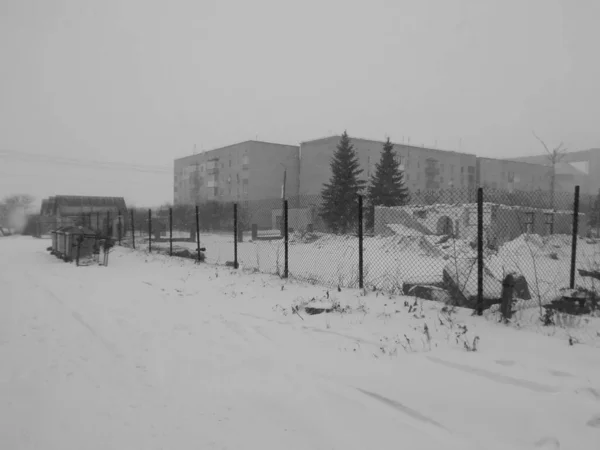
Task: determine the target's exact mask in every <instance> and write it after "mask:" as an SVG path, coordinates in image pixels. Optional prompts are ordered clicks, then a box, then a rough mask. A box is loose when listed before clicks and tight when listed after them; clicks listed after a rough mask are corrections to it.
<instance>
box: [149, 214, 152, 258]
mask: <svg viewBox="0 0 600 450" xmlns="http://www.w3.org/2000/svg"><path fill="white" fill-rule="evenodd" d="M148 253H152V210H151V209H149V210H148Z"/></svg>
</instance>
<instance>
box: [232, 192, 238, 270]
mask: <svg viewBox="0 0 600 450" xmlns="http://www.w3.org/2000/svg"><path fill="white" fill-rule="evenodd" d="M237 206H238V205H237V203H234V204H233V268H234V269H237V268H238V242H237V229H238V223H237V222H238V208H237Z"/></svg>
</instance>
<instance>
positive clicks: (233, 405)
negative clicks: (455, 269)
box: [0, 237, 600, 450]
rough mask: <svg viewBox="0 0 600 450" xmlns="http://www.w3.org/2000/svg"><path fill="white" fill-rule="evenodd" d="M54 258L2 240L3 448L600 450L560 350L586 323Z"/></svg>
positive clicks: (221, 274) (594, 376)
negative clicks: (478, 313)
mask: <svg viewBox="0 0 600 450" xmlns="http://www.w3.org/2000/svg"><path fill="white" fill-rule="evenodd" d="M48 245H49V241H47V240H36V239H33V238H19V237H8V238H1V239H0V289H1V290H0V361H1V363H0V443H1V446H0V447H1V448H6V449H45V450H49V449H65V448H73V449H102V450H105V449H187V448H190V449H191V448H194V449H196V448H217V449H249V448H256V449H261V450H265V449H282V448H285V449H343V450H349V449H361V450H362V449H365V448H374V449H387V448H390V449H392V448H393V449H397V448H407V449H427V450H431V449H455V448H456V449H461V450H465V449H500V448H504V449H540V448H542V449H558V448H561V449H578V450H585V449H597V448H598V443H599V442H600V364H599V363H598V361H599V355H600V353H599V352H600V350H599V349H598V348H597V347H596V346H594V345H585V344H576V345H572V346H571V345H569V343H568V339H567V336H568V335H572V334H573V333H583V334H585V335H587V336H592V335H593V334H594V333H596V334H597V333H600V326H599V324H598V321H597V320H594V319H589V320H588V321H586V322H585V323H584V322H583V321H582V322H578V323H576V324H575V323H566V324H565V325H566V326H567V327H573V328H572V329H568V328H567V329H558V328H555V329H554V332H553V333H549V334H552V335H551V336H546V335H543V334H541V333H539V330H536V329H533V328H528V327H526V326H524V327H523V328H524V329H523V330H515V329H514V328H512V327H507V326H505V325H501V324H498V323H497V321H496V320H495V318H494V317H493V316H491V315H490V316H488V317H471V315H470V311H468V310H458V311H457V312H456V313H449V312H447V311H445V310H444V309H442V308H443V305H441V304H438V303H433V302H415V299H414V298H409V297H388V296H382V295H377V294H376V293H372V292H371V293H366V292H362V293H360V292H358V291H356V290H346V289H342V290H341V292H338V290H337V289H334V290H332V291H329V292H328V291H327V290H326V289H325V288H321V287H318V286H314V285H310V284H307V283H304V284H302V283H299V282H293V281H282V280H281V279H278V278H276V277H273V276H270V275H265V274H248V273H244V272H242V271H234V270H231V269H228V268H225V267H220V266H215V265H208V264H201V265H197V264H194V263H193V262H192V261H190V260H185V259H179V258H168V257H166V256H163V255H158V254H154V253H153V254H151V255H148V254H146V253H144V252H141V251H132V250H130V249H125V248H116V249H115V251H114V252H113V253H111V255H110V262H109V266H108V267H100V266H87V267H76V266H75V265H74V264H65V263H63V262H61V261H59V260H57V259H56V258H54V257H52V256H50V255H49V254H48V252H46V250H45V248H46V247H47V246H48ZM206 245H207V247H209V244H208V243H206ZM210 254H211V251H210V247H209V252H208V255H210ZM213 256H214V254H213ZM226 258H227V256H225V258H224V259H226ZM313 298H314V299H315V301H314V302H311V300H312V299H313ZM314 303H320V304H325V305H327V306H330V307H331V306H333V304H336V305H337V306H336V309H337V310H342V311H345V312H343V313H342V312H332V313H326V314H320V315H308V314H307V312H306V309H305V306H307V305H308V306H311V304H314ZM415 303H416V304H415ZM348 308H349V309H348ZM474 343H476V348H477V351H467V349H466V347H469V348H472V347H473V344H474ZM592 344H593V342H592Z"/></svg>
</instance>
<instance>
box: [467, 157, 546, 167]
mask: <svg viewBox="0 0 600 450" xmlns="http://www.w3.org/2000/svg"><path fill="white" fill-rule="evenodd" d="M477 159H482V160H487V161H500V162H505V163H516V164H527V165H530V166H536V167H547V165H546V164H541V163H536V162H531V161H517V160H514V159H502V158H489V157H487V156H478V157H477Z"/></svg>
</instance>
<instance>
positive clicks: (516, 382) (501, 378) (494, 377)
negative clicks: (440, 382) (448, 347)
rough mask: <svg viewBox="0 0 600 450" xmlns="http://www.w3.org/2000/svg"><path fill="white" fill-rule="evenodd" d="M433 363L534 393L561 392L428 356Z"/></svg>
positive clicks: (532, 382)
mask: <svg viewBox="0 0 600 450" xmlns="http://www.w3.org/2000/svg"><path fill="white" fill-rule="evenodd" d="M427 359H429V360H430V361H431V362H433V363H435V364H440V365H442V366H445V367H450V368H451V369H456V370H460V371H461V372H465V373H468V374H471V375H477V376H480V377H483V378H487V379H488V380H491V381H495V382H496V383H501V384H507V385H509V386H517V387H521V388H524V389H529V390H530V391H533V392H541V393H550V394H556V393H558V392H559V389H557V388H555V387H553V386H547V385H545V384H540V383H537V382H535V381H528V380H523V379H520V378H513V377H509V376H508V375H501V374H499V373H495V372H491V371H489V370H485V369H480V368H477V367H471V366H467V365H465V364H459V363H455V362H450V361H445V360H443V359H440V358H437V357H435V356H428V357H427Z"/></svg>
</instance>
